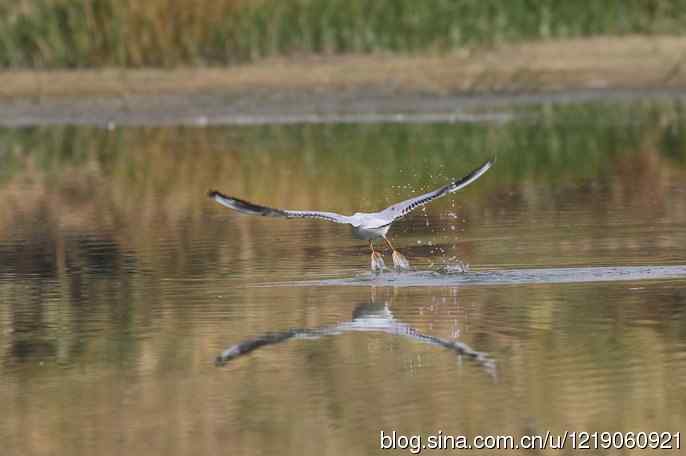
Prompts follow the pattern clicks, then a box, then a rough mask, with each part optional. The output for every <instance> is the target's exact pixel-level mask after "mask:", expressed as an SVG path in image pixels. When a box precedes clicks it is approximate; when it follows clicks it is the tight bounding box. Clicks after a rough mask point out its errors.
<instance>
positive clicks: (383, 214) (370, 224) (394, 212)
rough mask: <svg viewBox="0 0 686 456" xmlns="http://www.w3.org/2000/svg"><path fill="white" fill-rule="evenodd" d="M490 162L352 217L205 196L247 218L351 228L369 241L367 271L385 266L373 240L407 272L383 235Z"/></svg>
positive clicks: (403, 260)
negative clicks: (307, 220)
mask: <svg viewBox="0 0 686 456" xmlns="http://www.w3.org/2000/svg"><path fill="white" fill-rule="evenodd" d="M493 162H494V160H488V161H487V162H486V163H484V164H483V165H481V166H479V167H478V168H476V169H475V170H474V171H472V172H471V173H469V174H467V175H466V176H464V177H463V178H461V179H458V180H456V181H453V182H450V183H449V184H446V185H444V186H443V187H440V188H438V189H436V190H434V191H432V192H428V193H425V194H423V195H419V196H415V197H414V198H410V199H407V200H405V201H401V202H399V203H396V204H394V205H392V206H389V207H387V208H386V209H384V210H382V211H379V212H370V213H365V212H356V213H355V214H353V215H341V214H337V213H335V212H320V211H292V210H286V209H275V208H271V207H266V206H260V205H258V204H254V203H250V202H248V201H245V200H242V199H238V198H234V197H232V196H227V195H224V194H223V193H221V192H218V191H217V190H210V191H209V192H208V196H209V197H210V198H212V199H213V200H215V201H216V202H218V203H219V204H221V205H223V206H226V207H228V208H231V209H234V210H236V211H238V212H242V213H244V214H251V215H261V216H265V217H266V216H268V217H279V218H286V219H295V218H298V219H302V218H313V219H319V220H325V221H327V222H334V223H342V224H345V225H350V226H351V227H352V232H353V236H355V237H356V238H357V239H362V240H365V241H369V248H370V249H371V251H372V255H371V269H372V271H374V272H380V271H383V269H384V267H385V265H384V261H383V256H382V255H381V254H380V253H379V252H377V251H375V250H374V244H373V241H376V240H379V239H383V240H384V241H386V243H387V244H388V246H389V247H390V248H391V250H392V251H393V265H394V266H395V268H396V269H399V270H407V269H410V262H409V261H408V260H407V258H405V256H404V255H402V254H401V253H400V252H398V251H397V250H396V249H395V247H393V244H391V242H390V241H389V240H388V238H387V237H386V234H387V233H388V230H389V229H390V228H391V225H392V224H393V222H395V221H396V220H398V219H400V218H402V217H404V216H406V215H407V214H409V213H410V212H412V211H413V210H415V209H417V208H418V207H421V206H424V205H425V204H428V203H429V202H431V201H433V200H435V199H437V198H440V197H441V196H444V195H447V194H448V193H453V192H456V191H458V190H460V189H463V188H464V187H466V186H467V185H469V184H471V183H472V182H474V181H475V180H477V179H478V178H479V177H481V176H482V175H483V174H484V173H485V172H486V171H488V170H489V169H490V168H491V166H493Z"/></svg>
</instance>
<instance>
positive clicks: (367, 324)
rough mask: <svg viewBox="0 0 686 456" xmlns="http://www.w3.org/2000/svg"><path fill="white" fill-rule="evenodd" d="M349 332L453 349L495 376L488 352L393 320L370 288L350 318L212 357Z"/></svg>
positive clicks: (221, 359)
mask: <svg viewBox="0 0 686 456" xmlns="http://www.w3.org/2000/svg"><path fill="white" fill-rule="evenodd" d="M351 332H377V333H386V334H391V335H394V336H402V337H407V338H409V339H413V340H416V341H418V342H421V343H425V344H429V345H436V346H439V347H443V348H445V349H448V350H450V351H452V352H454V353H455V354H456V355H457V356H459V357H460V358H466V359H468V360H471V361H473V362H474V363H476V364H477V365H479V366H480V367H481V368H482V369H483V370H484V371H486V373H488V375H489V376H491V377H492V378H493V379H494V380H495V379H496V365H495V361H494V360H493V359H492V358H490V357H489V356H488V354H487V353H484V352H480V351H476V350H474V349H473V348H472V347H470V346H469V345H467V344H465V343H464V342H461V341H458V340H449V339H443V338H440V337H436V336H432V335H430V334H424V333H422V332H420V331H418V330H417V329H415V328H413V327H411V326H409V325H407V324H405V323H403V322H401V321H398V320H396V319H395V317H394V315H393V313H392V312H391V309H390V305H389V302H388V301H384V302H383V303H376V302H375V299H374V292H373V288H372V297H371V299H370V302H368V303H363V304H360V305H358V306H357V307H356V308H355V310H353V315H352V319H350V320H348V321H344V322H341V323H338V324H335V325H326V326H320V327H317V328H294V329H289V330H286V331H281V332H270V333H266V334H264V335H261V336H258V337H254V338H251V339H246V340H244V341H242V342H239V343H238V344H236V345H233V346H231V347H229V348H227V349H226V350H224V351H223V352H222V353H221V354H220V355H219V356H217V358H216V360H215V364H216V365H217V366H223V365H225V364H226V363H228V362H229V361H232V360H234V359H236V358H240V357H242V356H245V355H247V354H249V353H251V352H253V351H255V350H257V349H258V348H262V347H265V346H268V345H275V344H279V343H282V342H286V341H287V340H290V339H319V338H321V337H328V336H338V335H341V334H346V333H351Z"/></svg>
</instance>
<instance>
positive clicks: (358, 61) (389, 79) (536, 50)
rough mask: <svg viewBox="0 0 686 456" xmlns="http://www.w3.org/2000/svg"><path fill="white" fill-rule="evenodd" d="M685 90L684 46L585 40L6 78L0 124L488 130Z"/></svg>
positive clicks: (654, 40)
mask: <svg viewBox="0 0 686 456" xmlns="http://www.w3.org/2000/svg"><path fill="white" fill-rule="evenodd" d="M685 88H686V38H680V37H650V38H645V37H636V36H633V37H619V38H591V39H573V40H563V41H549V42H540V43H528V44H521V45H514V46H499V47H495V48H491V49H478V50H476V49H472V50H465V51H464V52H461V53H452V54H448V55H440V56H439V55H434V56H400V55H342V56H330V57H318V56H311V57H294V58H291V59H288V60H283V59H270V60H265V61H262V62H259V63H255V64H247V65H241V66H235V67H228V68H221V69H219V68H201V69H176V70H158V69H143V70H118V69H104V70H76V71H62V70H60V71H45V72H43V71H41V72H34V71H6V72H4V73H0V108H1V109H0V126H5V127H19V126H31V125H65V124H77V125H96V126H114V125H150V126H153V125H196V126H204V125H213V124H214V125H230V124H234V125H246V124H249V125H253V124H263V123H303V122H306V123H310V122H346V121H350V122H352V121H360V120H361V121H368V122H392V121H398V122H409V121H419V122H421V121H426V122H431V121H453V122H464V121H483V120H484V118H482V116H484V114H483V113H482V112H480V110H481V111H483V109H484V108H491V107H498V106H502V105H520V104H531V103H536V102H538V103H540V102H546V101H550V102H565V101H572V102H573V101H580V100H581V101H583V100H584V99H597V98H606V97H610V98H622V99H624V98H637V97H655V96H659V97H670V98H671V97H674V96H677V97H680V96H683V95H684V94H686V91H684V90H683V89H685ZM475 110H476V111H475ZM485 116H486V118H485V120H495V121H499V120H502V119H501V117H500V115H499V114H496V115H495V117H493V114H485Z"/></svg>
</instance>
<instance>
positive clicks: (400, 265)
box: [383, 236, 410, 271]
mask: <svg viewBox="0 0 686 456" xmlns="http://www.w3.org/2000/svg"><path fill="white" fill-rule="evenodd" d="M383 238H384V241H386V244H388V246H389V247H390V248H391V250H393V266H395V269H397V270H399V271H409V270H410V262H409V261H408V260H407V258H405V255H403V254H402V253H400V252H398V251H397V250H396V249H395V248H394V247H393V244H391V241H389V240H388V238H387V237H386V236H384V237H383Z"/></svg>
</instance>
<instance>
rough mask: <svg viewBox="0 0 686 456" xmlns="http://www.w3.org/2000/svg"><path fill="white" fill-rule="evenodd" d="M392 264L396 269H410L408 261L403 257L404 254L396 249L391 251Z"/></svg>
mask: <svg viewBox="0 0 686 456" xmlns="http://www.w3.org/2000/svg"><path fill="white" fill-rule="evenodd" d="M393 266H395V269H396V270H398V271H409V270H410V262H409V261H408V259H407V258H406V257H405V255H403V254H402V253H400V252H398V251H397V250H394V251H393Z"/></svg>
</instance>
